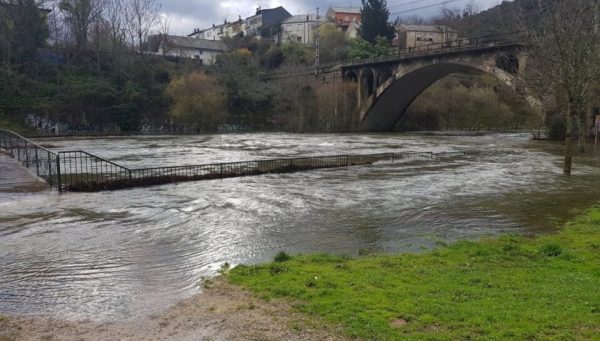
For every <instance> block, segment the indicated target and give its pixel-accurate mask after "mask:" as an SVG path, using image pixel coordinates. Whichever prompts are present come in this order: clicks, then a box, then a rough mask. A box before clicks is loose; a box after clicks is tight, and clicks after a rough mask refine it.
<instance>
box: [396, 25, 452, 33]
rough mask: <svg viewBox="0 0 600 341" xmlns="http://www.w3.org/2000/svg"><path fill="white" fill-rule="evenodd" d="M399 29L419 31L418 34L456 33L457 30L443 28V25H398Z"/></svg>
mask: <svg viewBox="0 0 600 341" xmlns="http://www.w3.org/2000/svg"><path fill="white" fill-rule="evenodd" d="M398 28H403V29H405V30H407V31H417V32H441V31H447V32H456V30H455V29H453V28H450V27H447V26H442V25H406V24H401V25H398Z"/></svg>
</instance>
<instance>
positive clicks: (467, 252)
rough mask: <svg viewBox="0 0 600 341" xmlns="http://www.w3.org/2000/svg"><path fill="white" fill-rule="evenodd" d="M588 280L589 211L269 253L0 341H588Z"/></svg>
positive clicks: (598, 220) (1, 320)
mask: <svg viewBox="0 0 600 341" xmlns="http://www.w3.org/2000/svg"><path fill="white" fill-rule="evenodd" d="M599 280H600V206H596V207H595V208H592V209H590V210H589V211H587V212H586V213H585V214H583V215H581V216H580V217H578V218H577V219H575V220H574V221H572V222H571V223H569V224H567V225H566V226H565V227H564V228H563V229H562V230H560V231H559V232H557V233H555V234H551V235H545V236H541V237H536V238H526V237H519V236H504V237H501V238H499V239H493V240H482V241H479V242H458V243H456V244H453V245H450V246H441V247H440V248H438V249H436V250H434V251H430V252H426V253H423V254H402V255H393V256H363V257H359V258H349V257H341V256H332V255H322V254H321V255H311V256H292V257H289V256H287V255H285V254H280V255H278V257H276V261H275V262H273V263H270V264H264V265H257V266H250V267H249V266H238V267H236V268H234V269H233V270H231V271H230V272H229V273H228V274H227V275H225V276H220V277H217V278H214V279H210V280H205V281H204V282H203V285H204V286H205V289H204V292H203V293H201V294H198V295H195V296H193V297H191V298H189V299H186V300H184V301H182V302H180V303H179V304H177V305H176V306H174V307H172V308H170V309H168V310H167V311H166V312H164V313H162V314H160V315H157V316H151V317H149V318H146V319H141V320H136V321H125V322H111V323H98V322H93V321H81V322H67V321H61V320H56V319H52V318H13V317H0V340H48V339H52V340H54V339H56V340H67V339H82V340H91V339H94V340H109V339H127V340H145V339H172V340H191V339H194V340H198V339H201V340H344V339H363V338H364V339H377V340H394V339H402V340H405V339H415V340H427V339H432V340H433V339H435V340H455V339H515V340H521V339H544V340H546V339H556V340H569V339H573V340H592V339H594V338H595V337H597V335H599V333H600V293H598V290H597V287H598V283H599ZM247 289H250V290H247Z"/></svg>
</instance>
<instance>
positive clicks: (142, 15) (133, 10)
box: [126, 0, 161, 55]
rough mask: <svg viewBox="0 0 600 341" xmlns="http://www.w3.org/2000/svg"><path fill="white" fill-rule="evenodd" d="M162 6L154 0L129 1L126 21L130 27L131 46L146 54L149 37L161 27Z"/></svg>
mask: <svg viewBox="0 0 600 341" xmlns="http://www.w3.org/2000/svg"><path fill="white" fill-rule="evenodd" d="M160 8H161V7H160V5H159V4H157V3H156V2H155V1H154V0H128V1H127V9H126V21H127V23H128V25H129V34H130V39H131V46H132V47H134V48H137V49H138V51H139V52H140V54H142V55H143V54H144V46H145V44H146V41H147V40H148V36H149V35H150V34H151V33H152V31H153V30H154V29H157V28H159V26H161V16H160Z"/></svg>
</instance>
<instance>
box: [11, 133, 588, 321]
mask: <svg viewBox="0 0 600 341" xmlns="http://www.w3.org/2000/svg"><path fill="white" fill-rule="evenodd" d="M43 142H44V143H45V144H51V145H53V146H54V147H56V148H55V149H57V150H85V151H88V152H91V153H93V154H96V155H98V156H101V157H105V158H108V159H110V160H113V161H116V162H117V163H120V164H123V165H125V166H127V167H133V168H135V167H144V166H159V165H185V164H198V163H211V162H225V161H240V160H253V159H257V158H272V157H292V156H307V155H324V154H345V153H375V152H402V151H432V152H444V151H466V152H468V153H469V155H468V156H467V157H459V158H451V159H446V160H438V161H419V162H413V163H408V164H399V165H383V166H364V167H350V168H338V169H326V170H318V171H311V172H304V173H294V174H272V175H263V176H256V177H244V178H233V179H223V180H212V181H200V182H186V183H179V184H168V185H162V186H155V187H148V188H135V189H129V190H122V191H115V192H101V193H68V194H64V195H60V196H59V195H57V194H56V193H52V192H42V193H37V194H22V193H0V264H1V267H0V314H17V315H41V314H50V315H53V316H58V317H62V318H68V319H82V318H94V319H104V320H111V319H120V318H138V317H142V316H147V315H149V314H153V313H156V312H158V311H160V310H162V309H164V308H166V307H168V306H170V305H172V304H174V303H176V302H177V301H179V300H180V299H182V298H185V297H187V296H189V295H191V294H194V293H197V292H199V290H200V288H199V286H198V283H199V280H200V278H201V277H202V276H210V275H214V274H215V273H216V270H217V269H218V268H219V266H220V265H221V264H222V263H224V262H229V263H230V264H239V263H256V262H263V261H267V260H269V259H271V258H272V256H273V255H274V254H275V253H277V252H278V251H280V250H285V251H288V252H291V253H297V252H303V253H307V252H335V253H346V254H351V255H356V254H357V253H358V252H359V250H368V251H370V252H402V251H420V250H422V249H424V248H429V247H432V246H435V245H436V242H438V241H440V240H444V241H453V240H457V239H465V238H468V239H475V238H480V237H482V236H487V235H496V234H499V233H507V232H508V233H525V234H535V233H543V232H547V231H550V230H552V229H554V228H556V226H558V224H560V223H561V222H563V221H564V220H565V219H567V218H569V217H571V216H573V215H574V214H575V213H577V211H578V210H581V209H584V208H585V207H587V206H589V205H591V204H592V203H594V202H596V201H597V200H599V199H600V188H599V186H598V184H599V183H600V167H599V161H598V156H597V155H592V154H590V155H588V156H586V157H584V158H582V159H581V160H579V161H578V163H577V164H576V167H575V175H574V176H573V177H571V178H565V177H563V176H562V175H561V172H562V165H561V161H562V159H561V157H560V150H561V147H560V146H559V145H555V144H550V143H546V142H534V141H530V139H529V135H527V134H503V135H501V134H492V135H485V136H471V137H464V136H463V137H461V136H417V135H397V134H396V135H394V134H390V135H293V134H243V135H242V134H240V135H210V136H204V135H203V136H178V137H130V138H123V137H119V138H103V139H51V140H48V139H46V140H43Z"/></svg>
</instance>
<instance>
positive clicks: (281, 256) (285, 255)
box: [273, 251, 292, 263]
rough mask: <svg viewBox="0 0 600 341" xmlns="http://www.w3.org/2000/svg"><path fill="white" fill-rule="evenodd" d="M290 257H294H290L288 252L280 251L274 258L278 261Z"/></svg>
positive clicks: (280, 261)
mask: <svg viewBox="0 0 600 341" xmlns="http://www.w3.org/2000/svg"><path fill="white" fill-rule="evenodd" d="M290 259H292V257H290V256H289V255H288V254H287V253H285V252H283V251H280V252H279V253H278V254H276V255H275V258H273V260H274V261H275V262H277V263H283V262H287V261H288V260H290Z"/></svg>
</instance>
